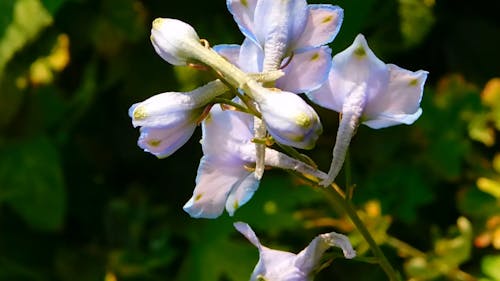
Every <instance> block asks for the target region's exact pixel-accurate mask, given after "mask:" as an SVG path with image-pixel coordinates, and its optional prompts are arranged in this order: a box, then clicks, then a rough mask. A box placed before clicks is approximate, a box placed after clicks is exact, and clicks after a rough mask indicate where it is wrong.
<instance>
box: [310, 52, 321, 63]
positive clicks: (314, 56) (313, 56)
mask: <svg viewBox="0 0 500 281" xmlns="http://www.w3.org/2000/svg"><path fill="white" fill-rule="evenodd" d="M318 59H319V54H318V53H314V55H312V56H311V61H315V60H318Z"/></svg>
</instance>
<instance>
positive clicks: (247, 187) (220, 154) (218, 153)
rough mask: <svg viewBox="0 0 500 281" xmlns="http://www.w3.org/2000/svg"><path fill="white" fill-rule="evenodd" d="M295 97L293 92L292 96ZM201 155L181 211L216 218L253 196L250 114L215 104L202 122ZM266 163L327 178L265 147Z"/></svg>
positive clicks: (256, 182) (254, 184) (253, 147)
mask: <svg viewBox="0 0 500 281" xmlns="http://www.w3.org/2000/svg"><path fill="white" fill-rule="evenodd" d="M294 96H295V95H294ZM202 132H203V136H202V140H201V145H202V149H203V157H202V158H201V160H200V165H199V167H198V174H197V176H196V187H195V189H194V191H193V196H192V197H191V199H190V200H189V201H188V202H187V203H186V204H185V205H184V210H185V211H186V212H187V213H189V215H190V216H192V217H195V218H216V217H218V216H220V215H221V214H222V212H223V211H224V208H225V209H226V210H227V212H228V213H229V215H233V214H234V212H235V211H236V209H238V208H239V207H240V206H242V205H243V204H245V203H247V202H248V200H250V198H251V197H252V196H253V194H254V192H255V191H256V190H257V188H258V186H259V179H257V178H256V177H255V176H254V169H253V167H254V166H255V162H256V149H255V144H254V143H253V142H252V139H253V116H252V115H249V114H246V113H243V112H238V111H232V110H222V109H221V108H220V107H219V106H214V107H212V109H211V110H210V114H209V115H208V116H207V118H206V119H205V120H204V121H203V123H202ZM265 164H266V165H269V166H273V167H279V168H283V169H292V170H296V171H300V172H302V173H307V174H311V175H314V176H316V177H318V178H324V177H326V175H325V174H323V173H321V172H319V171H316V169H314V168H312V167H310V166H308V165H306V164H304V163H302V162H300V161H298V160H296V159H293V158H291V157H289V156H287V155H285V154H282V153H280V152H278V151H276V150H272V149H269V148H267V149H266V158H265Z"/></svg>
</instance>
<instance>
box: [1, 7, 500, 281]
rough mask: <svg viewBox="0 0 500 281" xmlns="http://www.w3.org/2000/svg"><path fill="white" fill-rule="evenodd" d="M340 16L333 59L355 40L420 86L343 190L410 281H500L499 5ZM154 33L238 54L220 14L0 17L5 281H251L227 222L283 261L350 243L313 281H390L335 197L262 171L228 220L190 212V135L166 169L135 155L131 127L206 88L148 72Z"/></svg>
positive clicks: (359, 10)
mask: <svg viewBox="0 0 500 281" xmlns="http://www.w3.org/2000/svg"><path fill="white" fill-rule="evenodd" d="M309 2H310V3H325V1H309ZM334 3H335V4H337V5H339V6H341V7H343V8H344V9H345V18H344V23H343V26H342V28H341V31H340V33H339V35H338V37H337V38H336V39H335V41H334V42H333V43H332V44H331V47H332V49H333V52H334V53H336V52H338V51H340V50H342V49H344V48H345V47H346V46H348V45H349V44H350V43H351V42H352V40H353V38H354V37H355V35H356V34H357V33H360V32H362V33H363V34H364V35H365V36H366V37H367V39H368V41H369V43H370V46H371V47H372V48H373V50H374V51H375V52H376V53H377V54H378V55H379V56H380V58H381V59H383V60H384V61H387V62H391V63H395V64H397V65H400V66H403V67H405V68H408V69H412V70H417V69H425V70H428V71H429V72H430V76H429V81H428V83H427V86H426V90H425V94H424V99H423V101H422V108H423V110H424V114H423V115H422V117H421V118H420V119H419V120H418V121H417V122H416V123H415V124H414V125H412V126H399V127H394V128H388V129H384V130H378V131H375V130H371V129H369V128H367V127H360V128H359V130H358V133H357V135H356V138H355V139H354V140H353V143H352V147H351V151H350V161H349V163H348V165H347V166H346V167H345V169H344V172H343V174H342V175H341V177H339V182H338V184H339V185H340V186H341V187H343V188H345V189H349V190H353V203H354V204H356V205H357V206H359V214H360V216H361V218H362V219H363V220H364V221H365V223H366V225H367V227H368V228H369V229H370V231H371V232H372V233H373V236H374V238H375V239H376V241H377V242H378V243H380V244H381V245H383V249H384V250H385V251H386V253H387V254H388V257H389V259H390V261H391V262H392V263H393V264H394V265H395V266H396V268H398V269H399V270H401V271H402V272H404V274H405V276H406V278H407V279H408V280H415V281H417V280H481V281H496V280H500V273H499V268H500V253H499V250H500V146H499V136H500V56H498V50H499V46H500V37H499V36H498V34H500V25H499V22H498V15H497V12H498V10H499V9H500V7H499V4H498V3H496V2H494V1H493V2H491V1H479V2H474V3H471V2H465V1H454V0H439V1H432V0H390V1H382V0H339V1H335V2H334ZM155 17H173V18H179V19H182V20H184V21H186V22H189V23H190V24H192V25H193V26H194V27H195V28H196V29H197V30H198V32H199V34H200V36H201V37H203V38H206V39H208V40H209V41H210V43H211V44H212V45H215V44H220V43H240V42H241V41H242V39H243V36H242V35H241V34H239V32H238V29H237V27H236V24H235V23H234V22H233V19H232V17H231V16H230V14H229V13H228V12H227V10H226V7H225V1H223V0H219V1H197V2H196V3H189V2H182V1H176V2H172V1H148V0H119V1H118V0H101V1H90V0H3V1H0V280H40V281H43V280H61V281H64V280H71V281H80V280H81V281H87V280H105V281H116V280H144V281H148V280H151V281H153V280H179V281H184V280H186V281H191V280H192V281H195V280H196V281H200V280H201V281H229V280H235V281H236V280H248V277H249V276H250V273H251V271H252V269H253V267H254V266H255V263H256V261H257V256H258V254H257V250H256V249H255V248H254V246H253V245H251V244H250V243H248V241H246V240H245V239H244V238H242V237H241V236H240V235H239V234H238V233H236V231H235V230H234V229H233V227H232V223H233V222H234V221H236V220H241V221H245V222H248V223H249V224H250V225H252V227H253V228H254V229H255V231H256V232H257V234H258V235H259V237H260V238H261V240H262V242H263V244H264V245H267V246H270V247H273V248H278V249H283V250H287V251H293V252H298V251H300V250H301V249H302V248H304V247H305V246H306V245H307V244H308V243H309V241H310V240H311V239H312V238H313V237H314V236H315V235H317V234H318V233H321V232H326V231H332V230H336V231H341V232H345V233H348V234H349V235H350V238H351V239H352V241H353V244H355V246H356V248H357V250H358V252H359V253H360V254H361V255H360V257H359V258H357V259H356V260H354V261H346V260H342V259H337V257H338V253H335V251H332V252H329V254H328V255H327V257H326V258H325V264H327V265H328V264H330V263H331V266H328V267H326V268H324V269H323V270H322V271H321V272H320V273H319V275H318V277H317V279H316V280H319V281H321V280H332V279H335V280H340V281H342V280H385V277H384V274H383V273H382V271H381V270H380V269H379V268H378V266H377V265H374V264H371V262H372V261H373V259H372V256H371V254H370V252H369V250H368V246H367V244H366V242H365V241H364V240H363V239H362V238H361V236H360V235H359V233H357V231H356V230H355V229H354V227H353V226H352V224H351V223H350V221H349V220H348V219H347V218H346V217H345V214H343V212H342V211H341V210H339V208H338V206H336V205H335V204H333V203H332V200H331V198H329V195H328V193H325V192H323V191H321V190H316V189H312V188H309V187H307V186H306V185H305V183H304V182H302V181H301V180H299V179H296V178H294V177H292V176H290V177H289V176H287V174H285V173H284V172H281V171H268V172H267V173H266V175H265V177H264V180H263V182H262V184H261V187H260V189H259V190H258V191H257V193H256V194H255V196H254V198H253V199H252V200H251V201H250V202H249V203H248V204H247V205H245V206H243V207H242V208H241V209H240V210H238V212H237V213H236V215H235V217H234V218H231V217H228V216H227V215H224V216H223V217H221V218H219V219H217V220H195V219H191V218H190V217H189V216H188V215H187V214H185V213H184V212H183V211H182V208H181V207H182V205H183V204H184V202H185V201H186V200H187V199H188V198H189V197H190V195H191V193H192V188H193V187H194V178H195V173H196V167H197V164H198V161H199V159H200V157H201V149H200V147H199V143H198V140H199V137H200V132H197V133H196V134H195V136H194V137H193V138H192V140H190V141H189V142H188V144H187V145H186V146H184V147H183V148H182V149H181V150H179V151H178V152H177V153H176V154H174V155H172V156H171V157H169V158H168V159H165V160H158V159H156V158H155V157H153V156H151V155H148V154H146V153H144V152H142V151H141V150H140V149H139V148H138V147H137V146H136V141H137V135H138V132H137V131H136V130H135V129H134V128H132V126H131V124H130V120H129V118H128V116H127V110H128V107H129V106H130V105H131V104H133V103H135V102H138V101H141V100H143V99H145V98H147V97H149V96H151V95H153V94H157V93H159V92H163V91H172V90H176V89H182V90H190V89H193V88H195V87H197V86H199V85H201V84H202V83H204V82H206V81H208V80H209V79H211V77H212V76H211V74H210V73H208V72H200V71H196V70H193V69H190V68H182V67H175V68H174V67H171V66H169V65H168V64H167V63H166V62H164V61H162V60H161V59H160V58H159V57H158V56H157V55H156V54H155V52H154V50H153V48H152V47H151V45H150V43H149V28H150V23H151V21H152V20H153V19H154V18H155ZM317 109H318V112H319V114H320V116H321V117H322V122H323V125H324V128H325V132H324V135H323V136H322V137H321V138H320V139H319V141H318V144H317V147H316V148H315V149H314V150H313V151H310V152H307V154H308V155H309V156H310V157H311V158H312V159H314V160H315V161H316V162H317V163H318V164H319V166H320V168H322V169H326V167H327V166H328V164H329V161H330V153H331V152H330V149H331V146H332V141H333V139H334V137H335V132H336V128H337V125H338V116H337V114H336V113H334V112H327V111H326V110H324V109H321V108H317ZM366 144H369V145H366Z"/></svg>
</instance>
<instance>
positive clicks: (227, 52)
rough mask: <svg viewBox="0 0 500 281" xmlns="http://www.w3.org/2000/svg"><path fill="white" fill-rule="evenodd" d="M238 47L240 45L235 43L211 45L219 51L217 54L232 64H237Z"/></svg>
mask: <svg viewBox="0 0 500 281" xmlns="http://www.w3.org/2000/svg"><path fill="white" fill-rule="evenodd" d="M240 48H241V46H240V45H236V44H221V45H215V46H213V49H214V51H216V52H217V53H219V55H221V56H222V57H224V58H225V59H226V60H227V61H229V62H230V63H232V64H234V65H238V60H239V57H240Z"/></svg>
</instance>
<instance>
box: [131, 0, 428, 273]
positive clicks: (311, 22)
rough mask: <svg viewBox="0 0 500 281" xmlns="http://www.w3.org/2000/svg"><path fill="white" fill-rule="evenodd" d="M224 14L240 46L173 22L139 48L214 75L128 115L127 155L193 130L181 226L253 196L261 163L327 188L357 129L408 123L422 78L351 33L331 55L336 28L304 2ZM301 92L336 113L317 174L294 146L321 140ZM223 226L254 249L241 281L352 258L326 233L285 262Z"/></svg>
mask: <svg viewBox="0 0 500 281" xmlns="http://www.w3.org/2000/svg"><path fill="white" fill-rule="evenodd" d="M227 6H228V9H229V11H230V13H231V14H232V15H233V17H234V19H235V21H236V23H237V25H238V27H239V29H240V31H241V32H242V33H243V34H244V35H245V39H244V41H243V42H242V44H241V45H234V44H231V45H218V46H214V47H213V48H211V47H209V46H208V44H207V41H206V40H200V38H199V36H198V34H197V33H196V31H195V30H194V29H193V28H192V27H191V26H190V25H188V24H186V23H184V22H182V21H179V20H176V19H168V18H158V19H156V20H154V21H153V27H152V30H151V42H152V44H153V47H154V49H155V51H156V52H157V53H158V55H160V57H162V58H163V59H164V60H166V61H167V62H169V63H170V64H173V65H192V64H196V65H200V64H201V65H204V66H206V67H208V68H211V69H213V70H215V71H214V72H215V73H217V74H218V77H216V79H215V80H214V81H212V82H210V83H208V84H206V85H204V86H202V87H200V88H197V89H195V90H193V91H190V92H185V93H183V92H166V93H161V94H158V95H155V96H153V97H151V98H149V99H147V100H145V101H143V102H140V103H137V104H134V105H133V106H132V107H131V108H130V110H129V115H130V117H131V118H132V123H133V125H134V126H135V127H137V126H139V127H141V128H140V133H141V134H140V137H139V141H138V144H139V146H140V147H141V148H143V149H144V150H145V151H147V152H150V153H152V154H154V155H155V156H157V157H160V158H161V157H167V156H169V155H171V154H172V153H174V152H175V151H176V150H177V149H179V148H180V147H181V146H182V145H183V144H185V143H186V141H187V140H188V139H189V138H190V137H191V135H192V134H193V132H194V130H195V128H196V127H197V125H198V124H199V123H201V124H202V140H201V145H202V149H203V157H202V158H201V160H200V164H199V167H198V173H197V177H196V187H195V189H194V192H193V196H192V197H191V199H189V200H188V202H187V203H186V204H185V205H184V210H185V211H186V212H187V213H188V214H189V215H191V216H192V217H195V218H216V217H218V216H220V215H221V214H222V213H223V211H224V209H225V210H226V211H227V212H228V213H229V215H233V214H234V212H235V211H236V210H237V209H238V208H239V207H241V206H242V205H243V204H245V203H246V202H248V200H250V199H251V197H252V195H253V194H254V192H255V191H256V190H257V188H258V186H259V182H260V180H261V177H262V173H263V167H264V166H268V167H277V168H281V169H288V170H292V171H294V172H298V173H302V174H304V175H306V176H308V177H309V178H313V179H315V180H317V181H319V182H320V184H321V185H323V186H328V185H330V184H331V183H332V182H333V181H334V180H335V177H336V175H337V174H338V173H339V171H340V169H341V167H342V165H343V161H344V158H345V154H346V151H347V148H348V146H349V143H350V140H351V138H352V137H353V134H354V132H355V130H356V128H357V126H358V125H359V124H361V123H363V124H366V125H367V126H369V127H371V128H375V129H378V128H383V127H388V126H392V125H397V124H401V123H402V124H411V123H413V122H414V121H415V120H416V119H417V118H418V117H419V116H420V114H421V113H422V110H421V109H420V100H421V97H422V91H423V84H424V82H425V79H426V76H427V72H425V71H422V70H420V71H417V72H411V71H408V70H405V69H402V68H399V67H397V66H395V65H391V64H385V63H383V62H382V61H380V60H379V59H378V58H377V57H376V56H375V54H374V53H373V52H372V51H371V50H370V48H369V47H368V45H367V42H366V40H365V38H364V37H363V35H358V36H357V37H356V39H355V40H354V43H353V44H352V45H351V46H350V47H348V48H347V49H346V50H345V51H343V52H341V53H339V54H337V55H335V56H334V57H333V58H332V57H331V50H330V48H329V47H328V46H327V44H329V43H330V42H332V41H333V39H334V38H335V36H336V35H337V33H338V32H339V30H340V26H341V24H342V21H343V10H342V9H341V8H340V7H338V6H333V5H311V4H307V3H306V0H288V1H276V0H227ZM302 93H304V94H305V95H306V96H307V97H308V98H309V100H310V101H312V102H314V103H316V104H318V105H320V106H322V107H325V108H328V109H331V110H334V111H337V112H340V113H342V119H341V122H340V125H339V128H338V133H337V138H336V142H335V146H334V149H333V159H332V164H331V167H330V170H329V173H328V174H325V173H323V172H321V171H319V170H317V169H316V168H315V165H314V164H311V163H312V162H311V161H304V158H300V157H297V155H299V156H300V154H299V153H298V152H297V151H295V149H294V148H299V149H311V148H313V147H314V145H315V143H316V140H317V139H318V137H319V135H320V134H321V133H322V125H321V123H320V119H319V116H318V114H317V113H316V112H315V110H314V109H313V107H311V106H310V105H309V104H308V103H307V102H306V101H305V100H304V99H302V98H301V96H299V94H302ZM223 94H224V98H221V96H222V95H223ZM227 97H230V98H227ZM216 104H219V105H216ZM273 143H278V144H279V145H280V146H281V147H282V148H286V149H284V150H283V151H287V154H285V153H283V152H280V151H278V150H275V149H273V148H272V145H273ZM290 151H292V152H295V155H294V153H290ZM235 227H236V228H237V229H238V231H240V232H241V233H243V234H244V235H245V236H246V237H247V238H248V239H249V240H250V241H251V242H252V243H253V244H254V245H256V246H257V247H258V248H259V252H260V261H259V264H258V265H257V267H256V268H255V271H254V274H253V275H252V280H274V281H277V280H311V278H312V277H311V270H312V269H313V268H314V267H315V266H316V265H317V263H318V262H319V257H320V256H321V254H322V253H323V252H324V251H325V250H326V248H328V247H330V246H332V245H337V246H340V247H341V248H342V249H343V250H344V253H345V256H346V257H348V258H351V257H353V256H354V251H353V250H352V247H351V246H350V244H349V242H348V240H347V238H345V237H344V236H341V235H340V236H339V235H338V234H332V233H330V234H323V235H320V236H318V237H317V238H316V239H314V240H313V242H311V244H310V245H309V246H308V247H307V248H306V249H304V251H302V252H301V253H299V254H298V255H294V254H291V253H286V252H280V251H274V250H271V249H268V248H265V247H263V246H261V245H260V243H259V241H258V239H257V238H256V236H255V234H254V233H253V231H252V230H251V229H250V227H249V226H248V225H246V224H243V223H237V224H235ZM259 278H260V279H259Z"/></svg>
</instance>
